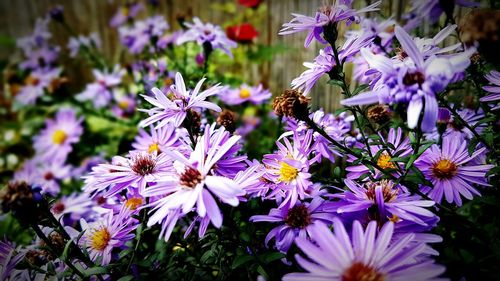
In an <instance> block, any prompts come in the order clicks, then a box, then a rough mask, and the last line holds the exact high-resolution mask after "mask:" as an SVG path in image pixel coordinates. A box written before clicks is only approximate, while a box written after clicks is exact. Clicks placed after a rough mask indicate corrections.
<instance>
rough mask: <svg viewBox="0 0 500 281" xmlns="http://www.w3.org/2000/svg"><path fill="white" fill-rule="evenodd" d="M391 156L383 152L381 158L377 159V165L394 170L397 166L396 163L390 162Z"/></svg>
mask: <svg viewBox="0 0 500 281" xmlns="http://www.w3.org/2000/svg"><path fill="white" fill-rule="evenodd" d="M390 160H391V156H389V154H388V153H387V152H382V153H381V154H380V156H379V157H378V159H377V165H379V166H380V168H382V169H384V170H385V169H389V168H390V169H394V168H396V166H394V163H393V162H391V161H390Z"/></svg>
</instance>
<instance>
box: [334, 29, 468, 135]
mask: <svg viewBox="0 0 500 281" xmlns="http://www.w3.org/2000/svg"><path fill="white" fill-rule="evenodd" d="M396 37H397V38H398V40H399V42H400V43H401V46H402V48H403V51H404V53H402V56H403V61H402V62H401V61H400V62H397V61H396V60H391V59H389V58H387V57H385V56H382V55H374V54H372V53H371V52H370V51H369V50H367V49H361V54H362V55H363V57H364V58H365V59H366V60H367V62H368V63H369V64H370V66H371V67H372V68H373V69H375V70H377V71H379V72H380V75H379V77H377V78H376V79H375V80H374V81H373V82H372V90H371V91H369V92H365V93H361V94H358V95H356V96H354V97H351V98H348V99H345V100H343V101H341V104H342V105H346V106H352V105H367V104H373V103H377V102H379V103H381V104H385V103H387V104H393V103H404V104H408V108H407V121H408V127H409V128H412V129H413V128H415V127H416V126H417V125H418V121H419V116H420V113H421V111H422V110H423V111H424V116H423V119H422V122H421V128H422V130H423V131H424V132H430V131H432V130H433V129H434V128H435V125H436V120H437V114H438V104H437V100H436V96H435V95H436V94H437V93H439V92H440V91H442V90H444V89H445V88H446V86H448V84H449V83H450V82H452V81H453V79H454V78H455V77H456V75H457V74H458V73H462V72H463V71H464V70H465V69H466V68H467V67H468V66H469V64H470V60H469V57H470V56H471V55H472V52H473V51H474V50H473V49H469V50H467V51H465V52H462V53H458V54H454V55H449V56H446V57H443V56H441V57H436V56H431V57H429V58H427V59H425V58H424V55H423V54H422V52H421V51H420V50H419V49H418V46H417V45H416V43H415V42H414V41H413V39H412V38H411V37H410V36H409V35H408V34H407V33H406V32H405V31H404V30H403V29H402V28H401V27H396ZM424 104H425V107H424Z"/></svg>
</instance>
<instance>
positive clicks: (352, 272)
mask: <svg viewBox="0 0 500 281" xmlns="http://www.w3.org/2000/svg"><path fill="white" fill-rule="evenodd" d="M384 280H385V276H384V274H383V273H379V272H377V270H375V268H373V267H371V266H368V265H365V264H363V263H360V262H356V263H353V264H352V265H351V266H350V267H349V268H347V269H346V270H345V271H344V273H342V281H384Z"/></svg>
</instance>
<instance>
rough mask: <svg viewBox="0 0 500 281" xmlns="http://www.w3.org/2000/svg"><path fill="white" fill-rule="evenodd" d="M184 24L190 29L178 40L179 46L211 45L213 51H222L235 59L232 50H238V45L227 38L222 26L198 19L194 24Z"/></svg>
mask: <svg viewBox="0 0 500 281" xmlns="http://www.w3.org/2000/svg"><path fill="white" fill-rule="evenodd" d="M184 24H185V25H186V27H187V28H189V29H188V30H187V31H186V32H184V33H183V34H181V35H180V36H179V37H178V38H177V41H176V44H177V45H181V44H184V43H186V42H189V41H196V43H198V45H200V46H203V44H207V43H210V45H211V46H212V48H213V49H221V50H222V51H223V52H224V53H226V54H227V55H228V56H230V57H231V58H232V57H233V54H231V51H230V49H231V48H236V46H237V45H238V44H236V42H234V41H232V40H230V39H229V38H227V36H226V33H225V32H224V30H222V28H221V27H220V26H218V25H214V24H211V23H203V22H202V21H201V20H200V19H199V18H197V17H195V18H193V23H184Z"/></svg>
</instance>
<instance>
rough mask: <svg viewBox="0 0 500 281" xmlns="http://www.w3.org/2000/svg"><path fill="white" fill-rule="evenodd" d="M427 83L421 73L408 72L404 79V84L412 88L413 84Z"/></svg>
mask: <svg viewBox="0 0 500 281" xmlns="http://www.w3.org/2000/svg"><path fill="white" fill-rule="evenodd" d="M424 82H425V76H424V74H423V73H422V72H420V71H415V72H407V73H406V74H405V77H403V84H405V85H406V86H411V85H413V84H418V85H422V84H423V83H424Z"/></svg>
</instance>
